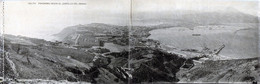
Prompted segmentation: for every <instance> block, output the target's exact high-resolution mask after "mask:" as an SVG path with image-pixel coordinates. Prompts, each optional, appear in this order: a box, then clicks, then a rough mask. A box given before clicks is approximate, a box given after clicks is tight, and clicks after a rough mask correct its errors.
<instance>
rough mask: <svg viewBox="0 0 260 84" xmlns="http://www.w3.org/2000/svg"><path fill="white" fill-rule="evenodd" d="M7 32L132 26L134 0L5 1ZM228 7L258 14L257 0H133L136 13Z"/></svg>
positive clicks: (43, 33)
mask: <svg viewBox="0 0 260 84" xmlns="http://www.w3.org/2000/svg"><path fill="white" fill-rule="evenodd" d="M46 2H49V3H54V2H60V3H75V2H77V3H86V5H42V4H41V5H39V4H38V5H37V4H29V3H46ZM4 7H5V10H4V12H5V13H4V16H5V17H4V18H5V20H4V23H5V28H4V29H5V33H6V34H13V35H22V36H28V37H33V38H43V39H46V40H48V39H50V38H49V37H50V35H52V34H55V33H58V32H60V31H61V30H62V29H63V28H65V27H68V26H74V25H78V24H90V23H106V24H115V25H129V21H130V19H129V17H130V0H73V1H72V0H71V1H68V0H51V1H46V0H37V1H36V0H34V1H30V0H24V1H20V0H5V4H4ZM228 7H232V8H235V9H237V10H239V11H241V12H244V13H247V14H251V15H256V11H258V8H259V7H258V2H257V1H254V0H253V1H252V0H250V1H245V0H132V10H133V12H161V11H166V12H171V11H173V10H195V11H219V10H225V9H226V8H228Z"/></svg>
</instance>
